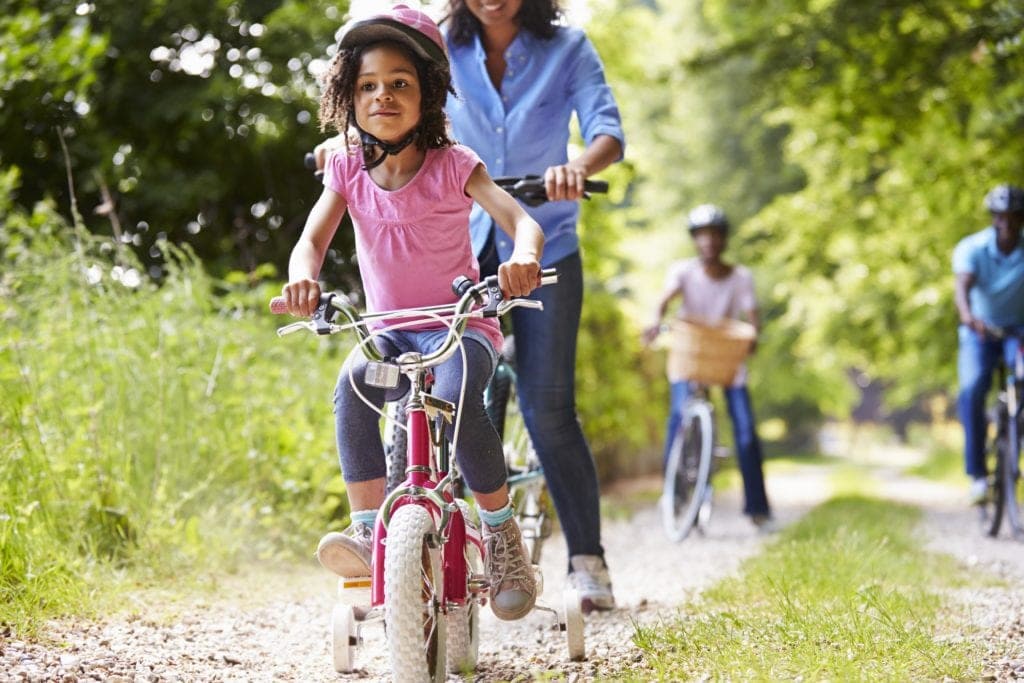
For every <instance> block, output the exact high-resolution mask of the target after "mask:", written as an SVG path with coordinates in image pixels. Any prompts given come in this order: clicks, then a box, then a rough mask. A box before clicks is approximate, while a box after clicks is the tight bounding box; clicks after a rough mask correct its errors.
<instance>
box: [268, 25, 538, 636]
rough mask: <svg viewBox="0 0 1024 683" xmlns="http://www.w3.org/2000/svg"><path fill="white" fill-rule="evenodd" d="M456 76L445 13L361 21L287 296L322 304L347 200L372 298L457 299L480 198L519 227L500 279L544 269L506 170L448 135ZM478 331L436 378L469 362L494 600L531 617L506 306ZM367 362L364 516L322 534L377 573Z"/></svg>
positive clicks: (468, 438) (464, 437)
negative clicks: (324, 273) (508, 392)
mask: <svg viewBox="0 0 1024 683" xmlns="http://www.w3.org/2000/svg"><path fill="white" fill-rule="evenodd" d="M450 91H451V77H450V69H449V62H448V57H447V52H446V48H445V45H444V42H443V40H442V38H441V34H440V31H439V30H438V27H437V24H435V23H434V22H433V20H431V19H430V18H429V17H428V16H427V15H425V14H424V13H422V12H420V11H418V10H414V9H411V8H409V7H406V6H404V5H397V6H395V7H394V8H392V9H391V10H389V11H386V12H383V13H380V14H377V15H374V16H372V17H370V18H367V19H364V20H361V21H356V22H354V23H351V24H350V25H349V26H348V27H347V29H346V30H345V32H344V33H343V35H342V37H341V41H340V44H339V50H338V54H337V55H336V56H335V58H334V60H333V61H332V62H331V65H330V68H329V70H328V72H327V73H326V74H325V76H324V91H323V95H322V98H321V102H320V119H321V125H323V126H325V127H326V126H333V127H335V128H337V129H338V131H340V132H342V133H347V134H348V135H349V138H348V140H349V141H348V144H347V146H346V148H345V149H343V150H339V151H337V152H336V153H334V154H333V155H331V157H330V160H329V161H328V163H327V167H326V169H325V174H324V186H325V187H324V191H323V193H322V195H321V196H320V199H319V200H318V201H317V202H316V204H315V206H314V207H313V209H312V211H311V212H310V215H309V218H308V219H307V221H306V225H305V227H304V229H303V232H302V235H301V236H300V237H299V240H298V243H297V244H296V245H295V248H294V249H293V251H292V254H291V259H290V261H289V268H288V276H289V282H288V284H287V285H285V286H284V289H283V296H284V298H285V301H286V302H287V304H288V310H289V312H291V313H292V314H294V315H300V316H308V315H311V314H312V313H313V312H314V309H315V308H316V306H317V304H318V301H319V297H320V293H321V292H320V285H319V284H318V283H317V280H316V278H317V275H318V274H319V272H320V268H321V267H322V266H323V262H324V256H325V254H326V252H327V249H328V246H329V245H330V241H331V238H332V237H333V236H334V233H335V231H336V230H337V228H338V225H339V223H340V222H341V219H342V217H343V216H344V215H345V212H346V211H347V212H348V214H349V217H350V218H351V220H352V225H353V227H354V229H355V235H356V254H357V256H358V259H359V265H360V272H361V276H362V282H363V288H364V291H365V294H366V307H367V309H368V310H370V311H381V310H392V309H401V308H407V307H415V306H424V305H437V304H445V303H451V302H454V301H455V300H456V299H457V297H456V296H455V294H453V293H452V291H451V283H452V281H453V279H455V278H456V277H457V276H459V275H467V276H469V277H470V278H472V279H474V280H476V279H478V277H479V272H478V268H477V263H476V260H475V259H474V257H473V252H472V247H471V245H470V240H469V232H468V230H467V227H466V226H467V223H468V220H469V212H470V207H471V205H472V203H473V202H474V201H475V202H477V204H478V205H480V206H482V207H483V208H484V210H486V211H487V212H488V214H489V215H491V216H493V217H494V220H495V221H497V222H498V223H499V224H500V225H501V226H502V229H503V230H505V231H507V232H508V234H509V235H512V236H514V241H515V243H514V248H513V249H512V250H511V251H510V253H509V254H508V255H507V257H506V258H505V259H504V261H503V262H502V264H501V266H500V267H499V269H498V277H499V282H500V285H501V289H502V291H503V292H504V293H505V294H506V295H508V296H523V295H526V294H529V293H530V292H531V291H532V290H533V289H534V287H536V286H537V285H538V284H539V278H540V263H539V259H540V256H541V252H542V249H543V244H544V237H543V233H542V232H541V230H540V227H539V226H538V225H537V223H536V222H535V221H534V220H533V219H532V218H530V217H529V216H528V215H527V214H526V212H525V211H523V209H522V208H521V207H520V206H519V205H518V204H517V203H516V202H515V201H514V200H513V199H512V198H511V197H509V196H508V195H507V194H506V193H505V192H504V191H503V190H502V189H501V188H499V187H498V186H497V185H495V184H494V182H493V181H492V180H491V178H490V176H489V175H488V174H487V171H486V169H485V167H484V165H483V163H482V162H481V161H480V158H479V157H478V156H477V155H476V154H475V153H474V152H473V151H472V150H470V149H469V148H467V147H463V146H461V145H457V144H454V143H453V142H452V140H451V139H450V138H449V137H448V134H447V132H446V123H447V121H446V118H445V114H444V103H445V98H446V96H447V94H448V93H449V92H450ZM384 324H386V322H380V323H379V325H378V326H382V325H384ZM446 335H447V328H446V327H445V326H444V325H443V324H441V323H438V322H424V323H422V324H420V325H418V326H416V327H413V328H403V329H401V330H397V331H388V332H384V333H383V334H381V335H380V336H378V337H377V338H376V340H375V341H376V343H377V346H378V347H379V348H380V350H381V352H382V353H383V354H384V355H385V356H397V355H399V354H401V353H404V352H408V351H419V352H422V353H429V352H431V351H433V350H435V349H436V348H438V347H439V345H440V343H441V342H442V341H443V340H444V338H445V337H446ZM464 342H465V344H464V348H465V356H466V363H465V369H464V368H463V359H462V357H461V355H460V354H456V355H455V356H453V357H452V358H451V359H449V360H448V361H446V362H445V363H443V364H441V365H439V366H438V367H436V368H435V369H434V377H435V384H434V393H435V395H437V396H439V397H440V398H442V399H445V400H448V401H451V402H455V401H457V400H459V396H460V388H461V384H462V377H463V371H465V378H466V390H465V393H464V394H463V395H462V396H463V403H462V404H461V405H460V406H459V410H460V413H461V416H462V419H461V424H462V427H461V433H460V434H459V439H458V450H457V452H456V454H455V456H456V458H457V460H458V464H459V467H460V470H461V472H462V475H463V477H464V478H465V481H466V484H467V485H468V486H469V488H470V489H471V490H472V491H473V496H474V499H475V500H476V502H477V505H478V507H479V514H480V519H481V521H482V523H483V529H482V531H483V536H484V540H485V544H486V545H485V547H486V551H487V552H486V558H487V559H486V561H487V566H486V571H487V573H488V575H489V578H490V585H491V607H492V610H493V611H494V613H495V615H496V616H498V617H499V618H501V619H518V618H520V617H522V616H524V615H525V614H526V613H527V612H529V611H530V609H532V607H533V604H534V601H535V599H536V593H537V586H536V580H535V577H534V574H533V570H532V568H531V566H530V563H529V561H528V559H527V557H526V554H525V548H524V546H523V542H522V537H521V534H520V531H519V527H518V526H517V524H516V522H515V519H514V518H513V516H512V508H511V503H510V500H509V493H508V487H507V485H506V472H505V461H504V457H503V454H502V445H501V441H500V439H499V438H498V435H497V432H496V431H495V429H494V427H493V426H492V425H491V422H490V420H489V419H488V417H487V413H486V411H485V409H484V404H483V392H484V387H485V386H486V384H487V381H488V379H489V378H490V376H491V374H492V373H493V371H494V367H495V362H496V358H497V355H496V350H495V349H497V348H500V347H501V332H500V330H499V329H498V325H497V322H496V320H495V319H493V318H490V319H473V320H471V321H470V322H469V327H468V328H467V332H466V334H465V337H464ZM365 369H366V359H365V358H364V357H363V356H362V354H352V355H351V356H350V357H349V361H348V362H347V363H346V365H345V367H343V368H342V371H341V376H340V378H339V380H338V384H337V389H336V391H335V397H334V402H335V413H336V429H337V442H338V453H339V459H340V462H341V470H342V474H343V476H344V478H345V484H346V488H347V490H348V498H349V504H350V508H351V510H352V513H351V518H352V523H351V525H350V526H349V527H348V529H347V530H346V531H345V532H343V533H337V532H333V533H329V534H327V535H326V536H324V538H323V539H322V540H321V541H320V544H319V546H318V548H317V557H318V558H319V560H320V562H321V564H322V565H323V566H324V567H326V568H327V569H329V570H332V571H334V572H335V573H337V574H339V575H342V576H365V575H368V574H369V572H370V562H371V557H372V554H371V551H372V529H373V524H374V520H375V518H376V515H377V510H378V508H379V507H380V505H381V504H382V503H383V501H384V489H385V475H386V464H385V459H384V450H383V445H382V443H381V437H380V431H379V423H378V415H377V414H376V413H374V412H373V410H372V409H371V408H370V407H369V406H367V405H365V404H364V403H363V401H362V400H360V398H359V397H358V395H357V394H356V392H355V391H354V390H353V388H352V386H351V383H350V380H349V378H350V376H351V378H352V379H353V381H354V382H355V384H356V386H357V388H358V391H359V393H361V394H362V395H363V396H365V397H367V398H368V399H369V400H370V401H371V402H373V403H375V404H376V405H377V406H378V407H380V406H382V405H383V404H384V402H385V400H387V399H388V398H389V396H387V395H386V393H387V392H385V390H383V389H379V388H376V387H372V386H369V385H368V384H366V383H365V381H364V372H365ZM404 390H405V388H404V387H402V388H400V389H399V390H397V391H396V393H399V394H400V392H404ZM390 398H395V396H391V397H390ZM451 436H452V435H451V434H449V438H451Z"/></svg>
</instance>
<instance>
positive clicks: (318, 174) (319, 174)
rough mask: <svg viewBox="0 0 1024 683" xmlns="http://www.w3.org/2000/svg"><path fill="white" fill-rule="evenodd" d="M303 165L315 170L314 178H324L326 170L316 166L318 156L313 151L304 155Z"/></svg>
mask: <svg viewBox="0 0 1024 683" xmlns="http://www.w3.org/2000/svg"><path fill="white" fill-rule="evenodd" d="M302 165H303V166H305V167H306V168H308V169H309V170H310V171H312V172H313V177H314V178H316V179H317V180H323V177H324V172H323V171H321V170H320V169H318V168H317V167H316V156H314V154H313V153H312V152H306V155H305V156H304V157H302Z"/></svg>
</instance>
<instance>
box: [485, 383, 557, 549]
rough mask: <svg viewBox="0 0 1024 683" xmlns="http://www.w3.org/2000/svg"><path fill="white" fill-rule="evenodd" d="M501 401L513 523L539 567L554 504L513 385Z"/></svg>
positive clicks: (548, 533) (553, 515) (510, 384)
mask: <svg viewBox="0 0 1024 683" xmlns="http://www.w3.org/2000/svg"><path fill="white" fill-rule="evenodd" d="M495 376H496V377H497V375H495ZM504 400H505V408H504V410H505V412H504V418H503V425H504V439H503V441H502V448H503V450H504V452H505V467H506V469H507V470H508V474H509V479H508V485H509V490H510V491H509V492H510V494H511V496H512V505H513V507H514V508H515V511H516V521H517V522H518V523H519V529H520V530H521V531H522V533H523V543H525V544H526V554H527V556H528V557H529V558H530V562H531V563H533V564H540V557H541V549H542V548H543V546H544V540H545V539H546V538H548V537H549V536H550V535H551V531H552V528H553V527H554V519H555V512H554V504H553V503H552V502H551V496H550V495H548V490H547V486H545V484H544V472H543V470H542V469H541V465H540V459H539V458H538V457H537V451H535V450H534V449H533V444H532V443H531V442H530V434H529V432H527V430H526V423H525V422H524V421H523V415H522V413H520V412H519V399H518V396H517V395H516V387H515V383H514V382H511V383H509V386H508V387H507V388H506V390H505V392H504ZM492 419H493V418H492Z"/></svg>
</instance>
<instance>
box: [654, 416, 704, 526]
mask: <svg viewBox="0 0 1024 683" xmlns="http://www.w3.org/2000/svg"><path fill="white" fill-rule="evenodd" d="M713 430H714V424H713V421H712V415H711V406H710V405H708V404H707V403H706V402H704V401H691V402H689V403H687V405H686V406H685V407H684V408H683V419H682V422H681V424H680V426H679V430H678V431H677V432H676V434H675V437H674V438H673V440H672V449H671V451H670V453H669V459H668V466H667V467H666V468H665V483H664V489H663V491H662V496H661V521H662V526H663V527H664V528H665V534H666V535H667V536H668V537H669V539H671V540H672V541H675V542H679V541H682V540H683V539H684V538H686V536H687V535H688V534H689V533H690V530H691V529H693V526H694V524H695V523H696V522H697V516H698V514H699V513H700V509H701V507H702V505H703V504H704V502H705V499H704V493H705V491H706V489H707V485H708V477H709V476H710V473H711V458H712V455H713V451H714V431H713Z"/></svg>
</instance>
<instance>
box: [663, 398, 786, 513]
mask: <svg viewBox="0 0 1024 683" xmlns="http://www.w3.org/2000/svg"><path fill="white" fill-rule="evenodd" d="M689 396H690V384H689V382H672V384H671V404H670V408H669V416H668V433H667V435H666V438H665V453H664V465H667V464H668V456H669V451H670V449H671V448H672V438H673V436H674V435H675V433H676V430H678V429H679V426H680V424H682V421H683V405H685V403H686V399H687V398H689ZM725 403H726V406H727V407H728V409H729V418H730V419H731V420H732V434H733V439H734V441H735V443H736V459H737V460H738V461H739V466H740V474H741V475H742V476H743V500H744V504H743V513H744V514H746V515H769V514H771V511H770V509H769V507H768V494H767V493H766V492H765V488H764V472H763V471H762V465H763V462H764V456H763V455H762V453H761V440H760V439H759V438H758V436H757V429H756V423H755V422H754V408H753V405H752V404H751V402H750V392H749V391H747V387H746V386H745V385H743V386H738V387H726V388H725Z"/></svg>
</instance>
